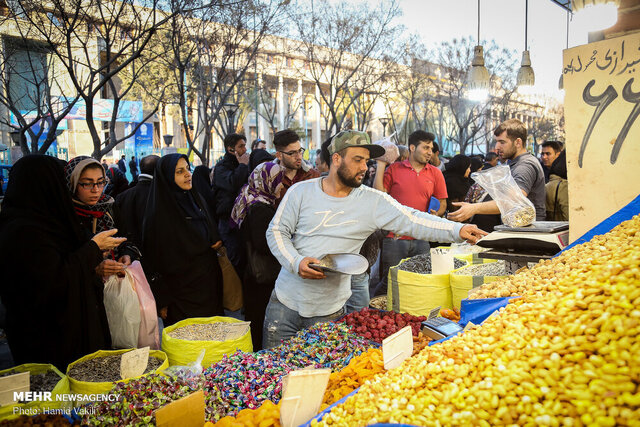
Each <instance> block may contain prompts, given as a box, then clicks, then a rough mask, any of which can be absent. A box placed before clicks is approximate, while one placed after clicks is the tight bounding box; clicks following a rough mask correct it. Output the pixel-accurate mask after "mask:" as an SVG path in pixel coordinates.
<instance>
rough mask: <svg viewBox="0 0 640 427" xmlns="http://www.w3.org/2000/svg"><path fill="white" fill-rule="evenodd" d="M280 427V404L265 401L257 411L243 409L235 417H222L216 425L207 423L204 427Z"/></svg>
mask: <svg viewBox="0 0 640 427" xmlns="http://www.w3.org/2000/svg"><path fill="white" fill-rule="evenodd" d="M214 425H215V426H216V427H245V426H260V427H271V426H273V427H280V404H277V405H276V404H274V403H273V402H272V401H270V400H267V401H265V402H264V403H263V404H262V405H260V407H259V408H258V409H243V410H242V411H240V412H238V415H236V416H235V417H229V416H227V417H224V418H222V419H221V420H220V421H218V422H217V423H215V424H213V423H211V422H208V423H207V424H205V427H213V426H214Z"/></svg>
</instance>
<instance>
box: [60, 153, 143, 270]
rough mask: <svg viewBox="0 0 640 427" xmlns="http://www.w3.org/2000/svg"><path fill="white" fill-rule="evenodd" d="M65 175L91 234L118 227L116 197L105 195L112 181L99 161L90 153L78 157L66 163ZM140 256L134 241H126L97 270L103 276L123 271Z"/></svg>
mask: <svg viewBox="0 0 640 427" xmlns="http://www.w3.org/2000/svg"><path fill="white" fill-rule="evenodd" d="M65 177H66V180H67V186H68V187H69V191H70V192H71V198H72V200H73V207H74V209H75V211H76V215H77V216H78V219H79V220H80V224H81V225H82V228H83V229H84V230H85V231H86V232H87V233H88V234H89V235H90V236H93V235H95V234H97V233H100V232H102V231H106V230H111V229H114V228H118V227H117V226H116V224H115V223H114V220H113V202H114V200H113V198H112V197H111V196H107V195H106V194H104V189H105V187H106V186H107V185H108V184H109V180H108V179H107V176H106V174H105V171H104V168H103V167H102V165H101V164H100V162H98V161H97V160H96V159H93V158H91V157H87V156H79V157H75V158H73V159H71V160H69V163H67V166H66V167H65ZM139 257H140V251H139V250H138V248H136V247H135V246H134V245H133V243H131V242H125V243H123V244H122V245H120V246H119V247H118V248H116V250H114V251H110V252H107V253H105V259H104V260H103V261H102V262H101V263H100V265H99V266H98V267H97V268H96V273H97V274H98V275H99V276H101V277H103V278H104V279H106V278H107V277H109V276H111V275H112V274H119V273H120V274H121V273H122V272H123V271H124V269H125V268H126V266H127V265H129V264H131V262H132V260H134V259H137V258H139Z"/></svg>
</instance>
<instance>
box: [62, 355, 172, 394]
mask: <svg viewBox="0 0 640 427" xmlns="http://www.w3.org/2000/svg"><path fill="white" fill-rule="evenodd" d="M131 350H135V349H131V348H130V349H125V350H98V351H96V352H95V353H91V354H88V355H86V356H84V357H81V358H80V359H78V360H76V361H75V362H73V363H71V364H70V365H69V366H68V367H67V376H68V375H69V371H70V370H71V368H72V367H73V366H75V365H77V364H78V363H80V362H84V361H85V360H90V359H99V358H101V357H107V356H114V355H118V354H122V353H126V352H128V351H131ZM149 357H156V358H158V359H160V360H162V365H160V366H159V367H158V368H157V369H156V370H155V371H153V372H155V373H159V372H162V371H164V370H165V369H167V368H168V367H169V362H168V360H167V355H166V354H165V353H164V352H163V351H160V350H150V351H149ZM145 375H148V374H145ZM143 376H144V375H141V376H140V377H143ZM140 377H135V378H140ZM132 379H134V378H127V379H126V380H121V381H124V382H129V381H131V380H132ZM117 382H119V381H114V382H89V381H78V380H75V379H73V378H71V377H69V384H70V385H71V393H73V394H107V393H108V392H109V390H111V387H113V385H114V384H115V383H117Z"/></svg>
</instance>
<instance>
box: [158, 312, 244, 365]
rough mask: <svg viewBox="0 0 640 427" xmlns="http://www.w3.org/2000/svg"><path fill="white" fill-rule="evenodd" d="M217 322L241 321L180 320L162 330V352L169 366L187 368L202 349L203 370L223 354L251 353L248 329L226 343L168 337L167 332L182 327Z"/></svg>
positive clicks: (212, 319)
mask: <svg viewBox="0 0 640 427" xmlns="http://www.w3.org/2000/svg"><path fill="white" fill-rule="evenodd" d="M217 322H223V323H237V322H241V320H238V319H234V318H232V317H222V316H214V317H194V318H191V319H184V320H181V321H180V322H177V323H175V324H173V325H171V326H169V327H167V328H164V330H163V331H162V350H163V351H165V352H166V353H167V356H168V357H169V365H171V366H188V365H189V364H191V363H193V362H194V361H195V360H196V359H197V358H198V356H199V355H200V352H201V351H202V350H203V349H204V350H205V355H204V359H203V360H202V366H203V367H204V368H207V367H209V366H211V365H212V364H214V363H216V362H218V361H220V360H221V359H222V356H224V355H225V354H229V355H231V354H233V353H235V352H236V350H241V351H244V352H246V353H251V352H252V351H253V344H252V342H251V329H249V331H248V332H247V333H246V334H244V335H243V336H241V337H240V338H237V339H235V340H228V341H194V340H182V339H178V338H172V337H171V336H169V335H168V333H169V332H171V331H174V330H175V329H178V328H181V327H183V326H187V325H196V324H203V323H217Z"/></svg>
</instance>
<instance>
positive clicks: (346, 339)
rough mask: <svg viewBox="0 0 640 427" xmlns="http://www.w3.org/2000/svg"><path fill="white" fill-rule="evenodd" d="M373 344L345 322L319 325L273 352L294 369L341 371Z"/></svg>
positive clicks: (274, 349) (299, 334) (306, 330)
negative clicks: (355, 333)
mask: <svg viewBox="0 0 640 427" xmlns="http://www.w3.org/2000/svg"><path fill="white" fill-rule="evenodd" d="M369 347H371V344H370V343H369V342H367V340H365V339H363V338H361V337H359V336H357V335H354V334H353V333H351V330H350V328H348V327H347V326H346V325H344V324H343V323H331V322H327V323H319V324H317V325H314V326H313V327H311V328H309V329H305V330H303V331H300V332H298V334H297V335H296V336H295V337H293V338H291V339H290V340H287V341H285V342H284V343H282V344H280V345H279V346H278V347H275V348H273V349H271V350H269V351H270V352H272V353H274V354H275V355H276V357H278V358H280V359H282V360H284V361H285V363H287V364H289V365H291V366H292V367H294V368H306V367H308V366H313V367H315V368H331V370H333V371H339V370H340V369H342V368H344V367H345V366H347V365H348V364H349V361H350V360H351V358H352V357H353V356H357V355H358V354H360V353H362V352H363V351H366V350H367V349H368V348H369Z"/></svg>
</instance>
